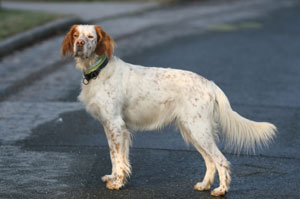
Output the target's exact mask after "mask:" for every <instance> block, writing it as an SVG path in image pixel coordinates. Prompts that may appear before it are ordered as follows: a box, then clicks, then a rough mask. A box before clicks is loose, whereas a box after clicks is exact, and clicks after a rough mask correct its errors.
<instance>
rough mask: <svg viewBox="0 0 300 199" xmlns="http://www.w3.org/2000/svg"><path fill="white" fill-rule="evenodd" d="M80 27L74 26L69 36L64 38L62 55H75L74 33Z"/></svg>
mask: <svg viewBox="0 0 300 199" xmlns="http://www.w3.org/2000/svg"><path fill="white" fill-rule="evenodd" d="M77 26H78V25H73V26H72V27H71V29H70V31H69V32H68V33H67V35H66V36H65V38H64V41H63V42H62V45H61V55H62V56H66V55H67V54H70V55H71V56H73V55H74V51H73V47H74V36H73V35H74V33H75V31H76V28H77Z"/></svg>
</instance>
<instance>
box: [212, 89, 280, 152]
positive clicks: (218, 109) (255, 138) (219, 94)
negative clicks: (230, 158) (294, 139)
mask: <svg viewBox="0 0 300 199" xmlns="http://www.w3.org/2000/svg"><path fill="white" fill-rule="evenodd" d="M215 88H216V89H215V91H216V100H215V117H216V120H217V121H218V123H219V126H220V128H221V130H222V133H223V134H224V135H225V140H226V146H230V148H231V147H232V148H234V149H236V152H238V153H239V152H240V151H241V150H242V149H246V150H247V151H248V150H249V149H252V150H253V151H255V146H258V147H262V146H265V145H267V144H268V143H269V141H271V140H272V139H273V138H274V136H275V134H276V131H277V129H276V127H275V126H274V125H273V124H271V123H268V122H254V121H251V120H248V119H246V118H244V117H242V116H241V115H239V114H238V113H236V112H235V111H233V110H232V109H231V106H230V103H229V101H228V99H227V97H226V95H225V94H224V93H223V91H222V90H221V89H220V88H219V87H218V86H216V87H215Z"/></svg>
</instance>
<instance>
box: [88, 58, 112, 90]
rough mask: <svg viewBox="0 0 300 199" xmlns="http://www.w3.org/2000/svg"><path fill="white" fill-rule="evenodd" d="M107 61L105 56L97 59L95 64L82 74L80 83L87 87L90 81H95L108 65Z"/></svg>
mask: <svg viewBox="0 0 300 199" xmlns="http://www.w3.org/2000/svg"><path fill="white" fill-rule="evenodd" d="M108 61H109V60H108V58H107V57H106V55H104V56H102V57H99V58H97V60H96V62H95V64H93V65H92V66H90V67H89V68H88V69H86V70H85V71H84V72H83V80H82V83H83V84H85V85H87V84H88V83H89V81H90V80H91V79H96V78H97V76H98V75H99V73H100V71H101V70H102V69H103V68H104V67H105V66H106V65H107V64H108Z"/></svg>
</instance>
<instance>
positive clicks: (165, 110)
mask: <svg viewBox="0 0 300 199" xmlns="http://www.w3.org/2000/svg"><path fill="white" fill-rule="evenodd" d="M176 103H177V99H174V98H171V97H170V98H166V99H163V100H161V99H144V100H143V99H139V100H133V101H132V103H130V104H127V105H126V106H125V107H124V109H123V116H124V121H125V122H126V125H127V126H128V127H129V128H130V129H133V130H153V129H157V128H159V127H161V126H163V125H166V124H169V123H170V122H172V121H173V120H174V118H175V115H176V114H175V113H176Z"/></svg>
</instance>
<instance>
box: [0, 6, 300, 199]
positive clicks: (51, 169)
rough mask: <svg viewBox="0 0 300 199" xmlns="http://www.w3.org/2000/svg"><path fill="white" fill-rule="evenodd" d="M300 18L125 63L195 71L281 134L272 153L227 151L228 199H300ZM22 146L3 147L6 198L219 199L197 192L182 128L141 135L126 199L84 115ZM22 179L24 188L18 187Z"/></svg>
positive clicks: (226, 31) (188, 42)
mask: <svg viewBox="0 0 300 199" xmlns="http://www.w3.org/2000/svg"><path fill="white" fill-rule="evenodd" d="M299 19H300V7H299V6H297V7H294V8H290V9H285V10H279V11H277V12H275V13H272V14H270V15H268V16H265V17H263V18H257V19H251V20H250V21H247V20H245V21H239V22H236V23H234V24H230V25H226V26H225V25H220V26H215V27H212V28H211V30H210V31H208V32H206V33H204V34H203V33H201V34H198V35H193V36H188V37H182V38H177V39H174V40H172V41H169V42H167V43H162V44H160V45H159V46H155V47H151V48H149V49H146V50H144V51H142V52H140V53H138V54H135V55H133V56H130V57H126V58H124V60H126V61H127V62H131V63H135V64H141V65H147V66H160V67H172V68H181V69H186V70H191V71H194V72H196V73H198V74H200V75H202V76H204V77H206V78H208V79H210V80H213V81H215V82H216V83H217V84H218V85H219V86H220V87H221V88H222V89H223V90H224V92H225V93H226V94H227V96H228V98H229V99H230V101H231V103H232V106H233V109H234V110H236V111H237V112H239V113H241V114H242V115H244V116H245V117H247V118H249V119H253V120H259V121H269V122H272V123H274V124H275V125H276V126H277V127H278V130H279V132H278V136H277V138H276V139H275V141H274V143H273V144H271V145H270V147H269V149H265V150H261V151H258V152H257V153H256V154H254V155H253V154H252V155H245V154H243V153H242V154H241V155H239V156H236V155H233V154H231V153H230V151H226V150H223V152H224V154H225V156H226V157H227V158H228V160H229V161H230V162H231V163H232V183H231V189H230V191H229V193H228V194H227V195H226V198H228V199H229V198H239V199H240V198H253V199H254V198H272V199H273V198H299V193H298V188H299V187H300V167H299V165H300V139H299V138H298V134H299V129H300V100H299V99H300V78H299V77H300V67H299V66H300V57H299V52H300V24H299ZM77 93H79V87H76V85H74V89H73V90H72V91H70V93H69V94H68V95H67V96H68V97H67V98H66V99H62V100H66V101H76V98H75V96H76V95H77ZM17 146H20V148H19V149H18V150H17V151H16V149H15V148H14V146H10V145H4V146H1V151H0V153H1V154H0V155H1V157H2V159H1V161H2V162H1V164H2V165H4V167H5V165H9V166H8V167H7V170H6V171H5V172H3V173H2V174H1V177H2V180H1V183H5V184H2V185H1V186H0V189H3V190H2V191H0V198H32V199H34V198H203V199H204V198H212V197H211V196H210V195H209V192H197V191H194V190H193V186H194V184H195V183H196V182H199V181H201V180H202V177H203V175H204V173H205V165H204V162H203V160H202V158H201V156H200V154H198V152H196V151H195V150H194V149H193V148H192V147H189V146H187V145H186V144H185V143H184V142H183V140H182V138H181V136H180V134H179V133H178V132H177V130H176V129H175V128H174V127H167V128H165V129H163V130H161V131H160V132H156V131H155V132H144V133H136V134H135V136H134V139H133V147H132V149H131V155H130V159H131V162H132V167H133V173H132V176H131V178H130V180H129V182H128V184H127V185H126V186H125V187H124V188H123V189H122V190H120V191H110V190H107V189H106V188H105V184H104V183H102V182H101V180H100V178H101V176H103V175H105V174H108V173H109V172H110V169H111V164H110V159H109V152H108V149H107V143H106V139H105V135H104V132H103V129H102V127H101V125H100V124H99V123H98V122H97V121H95V120H93V119H92V118H91V117H90V116H88V115H87V114H86V113H85V111H84V110H83V109H82V110H76V111H69V112H65V113H63V114H61V115H60V117H59V118H55V119H54V120H52V121H50V122H46V123H44V124H42V125H39V126H38V127H36V128H35V129H32V134H31V136H29V137H27V138H26V139H24V140H22V141H19V142H18V144H17ZM220 147H222V144H220ZM11 157H14V158H13V159H12V158H11ZM20 165H21V166H20ZM20 168H21V169H20ZM22 168H23V169H22ZM28 168H30V169H28ZM2 170H3V169H2ZM33 171H34V172H33ZM10 177H11V179H10ZM13 178H14V179H13ZM16 178H17V182H19V184H21V185H18V183H17V185H16V184H9V183H10V182H13V183H15V182H16V180H15V179H16ZM217 183H218V180H216V182H215V184H214V187H215V186H216V185H217ZM8 189H10V191H7V190H8ZM11 189H14V190H13V191H11Z"/></svg>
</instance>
